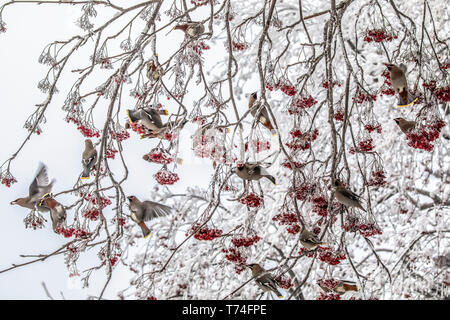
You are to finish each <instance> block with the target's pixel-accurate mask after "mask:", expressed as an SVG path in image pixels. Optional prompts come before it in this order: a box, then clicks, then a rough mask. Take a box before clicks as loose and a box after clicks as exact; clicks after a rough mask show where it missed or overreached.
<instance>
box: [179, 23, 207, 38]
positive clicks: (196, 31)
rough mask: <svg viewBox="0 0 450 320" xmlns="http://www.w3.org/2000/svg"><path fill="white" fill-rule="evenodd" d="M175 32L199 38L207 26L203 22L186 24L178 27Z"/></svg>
mask: <svg viewBox="0 0 450 320" xmlns="http://www.w3.org/2000/svg"><path fill="white" fill-rule="evenodd" d="M173 30H183V31H184V33H185V34H186V35H187V36H188V37H190V38H197V37H198V36H200V35H201V34H202V33H204V32H205V26H204V25H203V23H201V22H185V23H180V24H178V25H176V26H175V27H174V28H173Z"/></svg>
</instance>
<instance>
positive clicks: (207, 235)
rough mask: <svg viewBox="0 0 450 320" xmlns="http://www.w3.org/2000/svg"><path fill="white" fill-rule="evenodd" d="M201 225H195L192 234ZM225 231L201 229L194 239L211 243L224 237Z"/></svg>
mask: <svg viewBox="0 0 450 320" xmlns="http://www.w3.org/2000/svg"><path fill="white" fill-rule="evenodd" d="M199 226H200V225H198V224H194V225H193V226H192V227H191V232H194V231H195V230H197V229H198V227H199ZM222 233H223V231H222V230H220V229H209V228H207V227H204V228H201V229H200V230H198V231H197V233H196V234H195V235H194V238H195V239H197V240H205V241H211V240H214V239H215V238H217V237H220V236H221V235H222Z"/></svg>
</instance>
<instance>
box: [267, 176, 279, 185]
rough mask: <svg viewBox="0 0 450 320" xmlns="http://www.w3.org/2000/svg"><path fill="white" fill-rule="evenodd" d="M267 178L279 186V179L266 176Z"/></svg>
mask: <svg viewBox="0 0 450 320" xmlns="http://www.w3.org/2000/svg"><path fill="white" fill-rule="evenodd" d="M266 178H267V179H269V180H270V181H272V183H273V184H277V179H275V177H274V176H266Z"/></svg>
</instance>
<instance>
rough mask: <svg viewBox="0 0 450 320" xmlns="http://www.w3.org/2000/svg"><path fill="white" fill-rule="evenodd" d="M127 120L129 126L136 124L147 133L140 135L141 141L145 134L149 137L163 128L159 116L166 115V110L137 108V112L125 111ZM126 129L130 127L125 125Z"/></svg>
mask: <svg viewBox="0 0 450 320" xmlns="http://www.w3.org/2000/svg"><path fill="white" fill-rule="evenodd" d="M126 113H127V116H128V120H129V123H130V124H133V123H137V124H139V125H140V126H141V127H143V128H144V129H145V130H146V131H147V133H145V134H142V135H141V139H142V138H143V137H145V136H146V135H147V134H149V135H151V134H152V133H153V132H159V131H160V130H161V129H162V128H163V127H164V125H163V123H162V120H161V115H168V114H169V112H168V111H167V110H166V109H160V110H157V109H155V108H152V107H145V108H139V109H137V110H130V109H126ZM125 127H126V128H129V127H130V125H129V124H128V125H127V124H125Z"/></svg>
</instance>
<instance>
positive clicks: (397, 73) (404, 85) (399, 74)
mask: <svg viewBox="0 0 450 320" xmlns="http://www.w3.org/2000/svg"><path fill="white" fill-rule="evenodd" d="M386 67H387V69H388V70H389V73H390V77H391V82H392V87H393V88H394V90H395V92H396V93H397V94H398V95H399V105H402V106H406V105H408V104H410V103H412V102H414V101H415V99H414V97H412V96H410V94H409V93H408V81H407V80H406V75H405V72H406V66H405V65H404V64H401V65H400V66H399V67H397V66H396V65H394V64H388V65H387V66H386Z"/></svg>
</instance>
